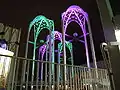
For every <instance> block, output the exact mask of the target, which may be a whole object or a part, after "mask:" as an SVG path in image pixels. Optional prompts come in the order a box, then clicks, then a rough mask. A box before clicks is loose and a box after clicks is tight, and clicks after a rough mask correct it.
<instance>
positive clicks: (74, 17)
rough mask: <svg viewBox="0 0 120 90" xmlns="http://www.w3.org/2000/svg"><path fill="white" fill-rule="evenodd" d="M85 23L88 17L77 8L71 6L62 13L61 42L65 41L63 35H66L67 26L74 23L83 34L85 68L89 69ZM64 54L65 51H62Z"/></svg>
mask: <svg viewBox="0 0 120 90" xmlns="http://www.w3.org/2000/svg"><path fill="white" fill-rule="evenodd" d="M86 21H88V15H87V13H86V12H84V11H83V9H81V8H80V7H79V6H76V5H72V6H70V7H69V8H68V9H67V10H66V11H65V12H63V13H62V24H63V30H64V31H63V40H64V41H65V33H66V29H67V26H68V25H69V24H70V23H71V22H76V23H77V24H78V25H79V26H80V27H81V29H82V32H83V36H84V42H85V50H86V58H87V66H88V67H90V62H89V53H88V46H87V38H86V34H87V32H86V25H85V24H86ZM64 41H63V44H65V42H64ZM64 46H65V45H64ZM64 49H65V48H64ZM64 52H66V51H65V50H64ZM65 56H66V55H65ZM65 56H64V57H65ZM65 58H66V57H65ZM64 60H65V62H66V59H64Z"/></svg>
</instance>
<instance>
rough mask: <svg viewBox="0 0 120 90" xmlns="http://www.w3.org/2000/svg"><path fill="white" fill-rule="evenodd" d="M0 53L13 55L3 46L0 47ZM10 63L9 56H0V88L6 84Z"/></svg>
mask: <svg viewBox="0 0 120 90" xmlns="http://www.w3.org/2000/svg"><path fill="white" fill-rule="evenodd" d="M0 55H8V56H13V55H14V53H13V52H11V51H8V50H5V49H3V48H0ZM10 64H11V58H10V57H6V56H0V88H4V87H5V85H6V79H7V75H8V73H9V69H10Z"/></svg>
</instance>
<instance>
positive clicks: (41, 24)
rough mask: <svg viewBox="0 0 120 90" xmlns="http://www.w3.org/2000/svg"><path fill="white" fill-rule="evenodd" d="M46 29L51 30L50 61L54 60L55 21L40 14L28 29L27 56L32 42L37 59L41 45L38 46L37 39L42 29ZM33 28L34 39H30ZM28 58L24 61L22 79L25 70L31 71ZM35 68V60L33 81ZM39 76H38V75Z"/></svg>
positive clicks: (34, 56) (34, 57)
mask: <svg viewBox="0 0 120 90" xmlns="http://www.w3.org/2000/svg"><path fill="white" fill-rule="evenodd" d="M44 29H47V30H49V32H50V38H49V39H50V40H49V41H50V43H49V45H48V46H49V59H48V60H49V61H50V62H54V57H53V56H54V44H52V43H54V39H53V38H54V34H53V31H54V22H53V21H52V20H49V19H47V18H46V17H45V16H42V15H39V16H37V17H35V18H34V19H33V21H32V22H30V25H29V30H28V36H27V42H26V51H25V58H27V57H28V48H29V44H32V45H33V58H32V59H33V60H35V59H36V49H37V48H38V47H39V46H37V39H38V36H39V34H40V33H41V31H42V30H44ZM31 30H33V31H34V33H33V34H34V40H33V41H30V40H29V38H30V32H31ZM26 64H27V62H26V60H25V62H24V65H23V69H24V70H23V77H22V81H24V80H25V76H24V75H25V72H28V71H29V63H28V66H27V67H26ZM26 68H27V70H26ZM34 69H35V62H34V61H33V63H32V76H31V77H32V78H31V79H32V82H33V80H34ZM37 78H38V77H37ZM27 79H28V76H27Z"/></svg>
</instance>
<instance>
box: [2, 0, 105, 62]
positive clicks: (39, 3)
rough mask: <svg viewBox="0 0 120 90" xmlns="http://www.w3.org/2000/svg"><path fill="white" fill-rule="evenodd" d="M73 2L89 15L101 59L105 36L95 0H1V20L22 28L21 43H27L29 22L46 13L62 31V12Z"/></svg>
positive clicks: (21, 50) (97, 52)
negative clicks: (101, 45) (100, 47)
mask: <svg viewBox="0 0 120 90" xmlns="http://www.w3.org/2000/svg"><path fill="white" fill-rule="evenodd" d="M73 4H75V5H78V6H80V7H81V8H83V10H84V11H86V12H87V13H88V15H89V18H90V22H91V28H92V33H93V38H94V42H95V48H96V49H95V50H96V55H97V60H100V59H101V56H100V49H99V45H100V43H101V42H103V41H104V37H103V32H102V27H101V22H100V18H99V12H98V9H97V6H96V3H95V0H0V22H2V23H5V24H7V25H11V26H14V27H17V28H22V37H21V43H25V41H26V40H25V37H26V34H27V30H28V26H29V23H30V21H32V20H33V18H34V17H36V16H37V15H45V16H46V17H47V18H49V19H52V20H54V22H55V29H57V30H58V31H60V32H61V22H60V19H61V13H62V12H64V11H65V10H66V9H67V8H68V7H69V6H70V5H73ZM73 27H74V26H73ZM23 47H24V45H23V44H22V45H21V48H20V52H23V51H24V48H23ZM78 52H79V50H78ZM20 56H22V55H20ZM78 56H79V55H78ZM77 58H79V57H77ZM82 63H83V62H82Z"/></svg>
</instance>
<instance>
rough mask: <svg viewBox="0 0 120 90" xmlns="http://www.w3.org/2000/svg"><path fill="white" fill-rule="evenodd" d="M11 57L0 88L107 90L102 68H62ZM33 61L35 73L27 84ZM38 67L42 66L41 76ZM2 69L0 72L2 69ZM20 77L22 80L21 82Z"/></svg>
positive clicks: (0, 77)
mask: <svg viewBox="0 0 120 90" xmlns="http://www.w3.org/2000/svg"><path fill="white" fill-rule="evenodd" d="M0 57H1V56H0ZM2 57H3V56H2ZM4 57H7V56H4ZM11 58H12V60H11V65H10V66H11V67H10V70H9V73H8V75H7V78H6V79H3V78H2V74H3V73H2V74H1V76H0V82H2V85H3V86H2V87H3V88H6V90H111V89H110V82H109V78H108V74H107V70H105V69H97V70H96V69H94V68H87V67H82V66H74V65H64V64H58V63H50V62H45V61H43V62H40V60H32V59H26V58H21V57H11ZM0 59H1V58H0ZM25 61H26V62H27V64H26V70H25V71H26V72H25V75H23V72H22V70H23V69H22V68H23V67H22V64H24V62H25ZM5 62H6V61H5ZM33 62H34V63H35V67H34V69H35V70H34V71H35V72H34V80H33V82H31V77H32V72H31V69H32V63H33ZM41 64H43V68H42V70H43V72H42V74H41V67H40V66H41ZM52 65H54V70H53V68H52V67H51V66H52ZM64 67H66V81H64V79H63V76H64V73H63V68H64ZM4 68H5V67H4ZM4 68H2V69H3V70H4ZM96 71H97V75H96ZM3 76H4V74H3ZM23 77H24V80H23V79H22V78H23ZM1 80H3V81H1ZM21 80H23V81H21ZM3 82H4V84H3ZM64 82H66V85H64Z"/></svg>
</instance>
